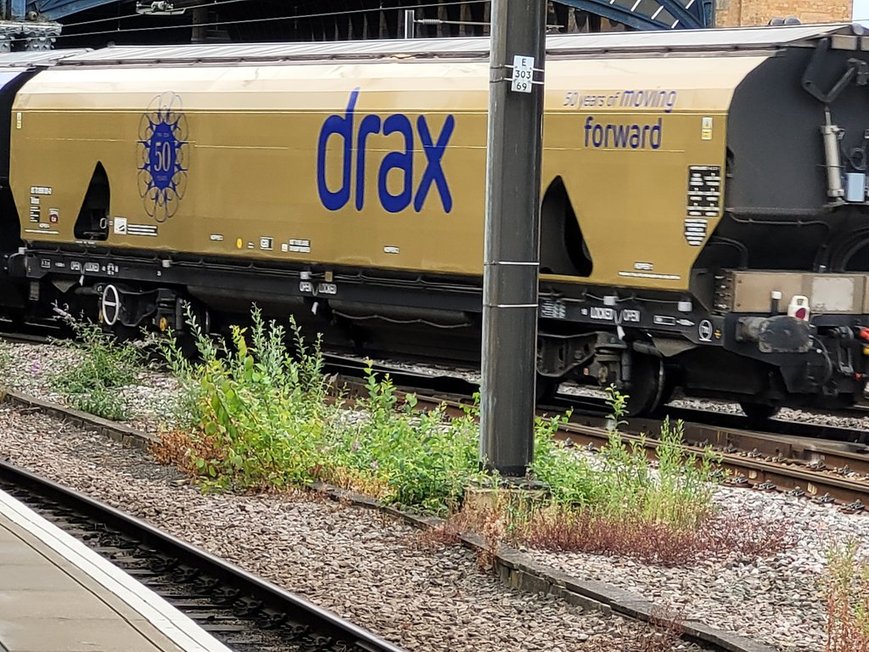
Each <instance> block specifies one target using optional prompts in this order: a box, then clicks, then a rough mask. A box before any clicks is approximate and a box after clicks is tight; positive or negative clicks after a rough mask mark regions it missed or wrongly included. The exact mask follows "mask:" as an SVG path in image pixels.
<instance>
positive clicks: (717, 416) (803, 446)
mask: <svg viewBox="0 0 869 652" xmlns="http://www.w3.org/2000/svg"><path fill="white" fill-rule="evenodd" d="M364 367H365V365H364V363H363V362H362V361H360V360H359V359H358V358H353V357H347V356H339V355H327V356H326V372H327V373H329V374H335V375H336V377H337V379H338V383H339V384H341V385H342V386H343V388H344V389H345V391H347V392H348V393H349V394H350V395H351V396H352V395H354V394H357V395H358V394H364V393H365V391H366V390H365V387H364V385H363V384H362V383H360V382H359V380H358V379H359V377H360V376H361V375H362V370H363V369H364ZM373 370H374V371H375V372H376V373H378V374H384V373H389V374H390V376H391V377H392V379H393V382H394V383H395V385H396V386H397V387H398V388H399V389H400V390H401V391H404V392H411V391H412V392H415V393H416V394H417V396H418V397H419V399H420V405H422V406H424V405H426V404H428V405H437V404H439V403H441V402H444V403H446V404H447V406H448V407H449V408H450V409H453V410H456V411H459V410H461V409H462V408H463V407H464V406H466V405H467V404H468V403H469V402H470V400H471V397H472V396H473V394H474V392H477V391H479V386H478V385H477V384H475V383H473V382H469V381H467V380H464V379H461V378H457V377H456V376H454V375H450V374H448V373H443V374H441V375H430V374H420V373H415V372H413V371H409V370H407V369H405V368H400V367H392V366H389V365H388V364H378V365H374V366H373ZM864 408H866V409H869V408H867V406H860V407H858V408H857V409H858V410H862V409H864ZM567 409H571V410H573V412H574V413H573V417H572V423H570V424H567V425H566V426H565V427H564V429H563V431H562V432H561V433H560V436H561V437H563V438H564V439H569V440H571V441H573V442H574V443H576V444H577V445H581V446H591V447H599V446H601V445H603V444H604V443H605V441H606V439H607V437H608V434H607V425H608V424H607V418H606V416H605V415H606V411H607V408H606V406H605V404H604V402H603V401H602V400H601V399H598V398H595V397H587V396H579V397H577V396H570V397H565V396H564V395H559V397H558V401H557V403H556V404H555V405H553V406H551V407H550V408H547V409H546V410H544V412H545V413H548V414H553V413H558V412H561V413H564V412H566V411H567ZM667 413H668V414H669V416H670V417H671V418H672V419H681V420H683V421H684V424H685V440H686V450H689V451H691V452H695V453H702V451H703V449H704V448H705V447H707V446H712V447H713V448H714V449H715V450H716V452H717V454H718V455H720V456H721V461H722V466H724V468H726V469H727V470H728V471H729V472H730V482H731V483H732V484H734V485H736V486H745V487H757V488H760V489H765V490H779V491H788V492H794V493H796V494H806V495H808V496H809V497H811V498H814V499H816V500H818V501H822V502H826V501H835V502H837V503H839V504H841V505H842V506H843V508H846V509H851V510H852V511H864V508H863V504H864V503H869V445H866V444H865V443H861V442H867V441H869V440H867V437H869V433H867V432H865V431H860V430H856V429H850V428H839V427H834V426H823V425H820V426H819V425H816V424H810V423H800V422H788V421H782V420H770V421H769V422H767V423H766V424H764V426H765V429H764V431H758V430H756V429H753V428H751V427H750V426H751V423H750V421H749V420H748V419H747V418H746V417H741V416H739V415H734V414H725V413H717V412H700V411H698V410H687V409H684V408H671V407H669V406H668V408H667ZM698 417H699V418H698ZM661 423H662V422H661V420H660V419H629V420H628V423H627V424H626V426H625V427H623V428H622V432H623V434H624V436H625V438H626V439H628V440H634V441H640V439H641V438H642V440H643V441H644V442H645V444H646V446H647V447H648V450H649V454H650V455H652V456H653V455H654V448H655V445H656V441H655V437H654V435H655V433H658V432H660V428H661ZM103 429H105V428H103ZM819 436H820V437H823V438H818V437H819Z"/></svg>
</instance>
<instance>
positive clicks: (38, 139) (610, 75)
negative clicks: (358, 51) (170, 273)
mask: <svg viewBox="0 0 869 652" xmlns="http://www.w3.org/2000/svg"><path fill="white" fill-rule="evenodd" d="M763 59H764V58H763V57H753V56H751V57H750V56H738V57H720V58H716V59H714V60H711V59H710V58H709V57H697V58H691V57H679V58H675V57H674V58H665V57H656V58H650V59H628V58H623V59H610V60H608V59H585V60H567V59H554V60H551V61H549V62H548V64H547V79H546V117H545V125H544V141H545V143H544V144H545V152H544V163H543V184H544V186H546V185H548V184H549V183H550V182H552V180H554V179H555V178H558V177H560V178H561V179H562V180H563V181H564V184H565V187H566V188H567V190H568V192H569V195H570V199H571V202H572V205H573V208H574V210H575V212H576V214H577V216H578V219H579V222H580V226H581V228H582V231H583V233H584V235H585V237H586V239H587V244H588V248H589V250H590V251H591V255H592V257H593V259H594V273H593V276H592V277H591V278H590V279H577V280H579V281H584V282H594V283H606V284H614V285H622V286H634V287H645V286H655V287H659V288H661V287H665V288H670V289H684V288H686V287H687V283H688V276H689V271H690V267H691V264H692V263H693V261H694V260H695V258H696V256H697V254H698V253H699V251H700V248H699V247H697V246H691V245H690V244H689V243H688V242H687V241H686V238H685V237H684V233H683V231H684V227H685V225H684V219H685V217H686V201H687V193H688V169H689V166H693V165H707V166H721V167H722V169H723V165H724V156H725V149H726V116H727V111H728V107H729V104H730V100H731V97H732V94H733V89H734V88H735V87H736V86H737V85H738V84H739V82H740V81H741V80H742V79H743V78H744V77H745V75H746V74H748V72H750V71H751V70H752V69H753V68H754V67H756V66H757V65H758V64H759V63H760V62H761V61H763ZM710 61H714V63H710ZM710 69H714V74H710ZM488 74H489V73H488V64H487V63H486V62H482V61H480V62H431V61H420V62H408V61H404V62H384V63H367V64H296V65H271V66H233V67H217V66H202V67H186V68H184V67H163V68H161V67H156V66H154V67H147V68H135V67H103V68H99V67H95V68H82V69H78V68H75V69H73V68H63V67H60V68H57V69H53V70H48V71H45V72H42V73H40V74H39V75H37V76H36V77H35V78H34V79H33V80H31V81H30V82H28V83H27V84H26V85H25V87H24V88H23V90H22V92H21V93H20V94H19V97H18V100H17V102H16V105H15V108H14V112H15V114H20V117H21V120H20V128H16V126H17V124H18V121H17V115H16V116H13V140H12V148H13V153H12V156H13V178H12V185H13V191H14V193H15V197H16V201H17V203H18V208H19V214H20V215H22V222H23V223H24V226H25V231H26V232H25V234H24V235H25V238H26V239H28V240H34V241H50V242H70V241H73V240H74V239H75V238H74V236H73V224H74V221H75V218H76V216H77V214H78V212H79V210H80V207H81V205H82V201H83V199H84V196H85V192H86V189H87V185H88V183H89V180H90V178H91V174H92V173H93V171H94V168H95V166H96V165H97V163H98V162H99V163H102V165H103V166H104V167H105V169H106V172H107V175H108V178H109V183H110V187H111V209H110V212H111V216H112V218H113V224H112V229H110V236H109V240H108V242H107V244H108V245H110V246H112V247H117V248H124V247H130V248H145V247H147V248H155V249H160V250H163V251H178V252H188V253H197V254H215V255H228V256H245V257H256V258H265V259H275V260H286V261H307V262H312V263H314V262H316V263H323V264H327V265H360V266H369V265H370V266H378V267H384V268H390V269H398V270H428V271H432V272H443V273H456V274H479V273H480V272H481V269H482V251H483V244H482V238H483V219H484V209H485V206H484V192H485V173H486V169H485V168H486V136H487V133H486V131H487V120H486V111H487V106H488ZM356 93H358V94H356ZM354 97H355V104H353V102H354V99H353V98H354ZM351 106H352V109H353V111H352V114H350V113H348V110H349V107H351ZM396 116H399V117H396ZM401 116H403V117H401ZM327 124H328V125H331V126H332V127H333V128H334V129H333V131H336V132H337V131H344V133H345V135H349V136H350V141H349V142H348V141H347V140H345V138H344V136H342V135H338V134H337V133H333V134H332V135H331V136H329V137H328V138H326V137H325V136H324V132H323V130H324V125H327ZM161 125H162V126H161ZM403 130H406V131H407V136H405V134H404V133H403ZM384 131H389V132H390V133H383V132H384ZM170 133H171V138H170V137H168V136H167V134H170ZM167 138H168V140H167ZM406 139H407V142H406ZM321 141H322V142H323V143H324V144H325V146H324V147H323V157H322V160H321V161H320V162H321V163H322V164H323V166H324V169H322V170H319V172H320V173H321V174H319V175H318V146H319V145H320V143H321ZM167 147H168V149H166V148H167ZM348 154H349V158H346V157H347V156H348ZM164 157H165V159H164ZM164 160H165V162H166V165H169V164H170V163H171V164H172V165H174V167H173V168H172V170H171V174H168V172H167V171H166V170H164V169H163V168H162V166H163V163H164ZM348 163H349V165H348ZM143 167H145V168H147V169H146V170H141V169H140V168H143ZM360 168H363V169H364V172H363V173H361V174H360ZM405 170H406V171H405ZM345 174H346V175H347V176H346V179H345ZM161 175H162V176H161ZM167 175H168V176H167ZM318 176H322V179H320V186H322V187H321V188H320V189H319V190H318ZM157 177H160V178H161V179H162V181H161V182H160V183H157V182H155V181H154V179H156V178H157ZM149 180H150V181H151V182H152V187H151V188H150V190H149V189H148V182H149ZM155 183H156V186H154V184H155ZM34 187H40V188H50V189H51V192H52V194H51V195H50V196H44V195H43V196H41V197H39V200H38V201H39V202H40V204H39V205H40V207H41V213H40V214H41V219H42V224H37V223H36V222H28V218H27V216H28V215H29V214H30V207H31V205H32V202H33V201H34V200H33V199H32V197H33V194H32V193H31V189H33V188H34ZM324 188H325V192H326V193H327V194H328V193H332V194H333V199H334V200H335V201H336V202H337V203H338V204H340V207H337V208H336V209H335V210H329V209H328V208H327V207H326V206H325V205H324V203H327V201H326V200H324V194H323V189H324ZM155 190H157V191H159V192H157V194H158V195H159V197H160V199H161V200H166V199H167V200H168V203H167V204H166V206H161V205H159V204H160V202H159V201H158V202H157V203H156V204H155V202H154V200H153V195H154V192H155ZM342 190H346V192H344V193H342V192H341V191H342ZM408 190H409V193H408V192H407V191H408ZM403 192H404V198H402V193H403ZM177 194H183V198H180V199H178V197H177ZM143 195H144V196H143ZM345 199H346V201H344V200H345ZM407 199H409V200H410V201H406V200H407ZM49 204H50V206H49ZM396 206H397V207H398V209H397V212H389V210H387V208H389V207H392V209H396ZM49 208H51V209H56V211H57V212H58V213H59V216H60V219H59V221H58V223H57V224H56V225H55V224H52V225H51V226H48V213H49ZM118 218H120V219H118ZM715 223H716V220H711V223H710V229H709V232H710V233H711V231H712V229H713V228H714V224H715ZM131 227H132V228H131ZM54 230H56V231H57V232H58V234H57V235H52V234H49V233H46V231H54ZM155 230H156V233H157V235H156V236H155V237H151V236H149V235H146V233H153V232H154V231H155ZM238 241H240V242H241V247H240V248H239V247H238V246H237V244H238ZM282 245H283V247H282ZM639 263H642V266H641V268H642V270H643V271H642V273H637V269H639V268H638V264H639ZM649 266H651V267H649Z"/></svg>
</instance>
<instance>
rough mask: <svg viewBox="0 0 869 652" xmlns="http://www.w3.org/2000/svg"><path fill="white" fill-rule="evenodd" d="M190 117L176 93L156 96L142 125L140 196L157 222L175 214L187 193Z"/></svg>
mask: <svg viewBox="0 0 869 652" xmlns="http://www.w3.org/2000/svg"><path fill="white" fill-rule="evenodd" d="M187 133H188V132H187V118H186V117H185V115H184V113H183V111H182V110H181V98H180V97H179V96H178V95H176V94H175V93H171V92H170V93H163V94H162V95H158V96H157V97H155V98H154V99H153V100H152V101H151V104H150V105H149V106H148V111H147V112H146V113H145V114H144V115H143V116H142V119H141V120H140V122H139V141H138V168H139V195H140V196H141V197H142V200H143V203H144V206H145V212H146V213H147V214H148V215H149V216H150V217H153V218H154V219H156V220H157V221H158V222H165V221H166V220H167V219H169V218H170V217H172V216H173V215H175V213H176V211H177V210H178V206H179V204H180V202H181V200H182V199H183V198H184V193H185V192H186V190H187V171H188V169H189V168H188V165H187V156H188V151H187V150H188V144H189V143H188V140H187Z"/></svg>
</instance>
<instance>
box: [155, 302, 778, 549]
mask: <svg viewBox="0 0 869 652" xmlns="http://www.w3.org/2000/svg"><path fill="white" fill-rule="evenodd" d="M188 317H189V318H190V316H188ZM192 333H193V334H194V336H195V339H196V340H197V346H198V349H199V354H200V357H201V362H199V363H197V364H192V363H190V362H189V361H188V360H187V359H186V358H184V357H183V356H182V355H181V353H180V350H179V349H178V347H177V346H176V345H175V344H174V343H173V341H172V340H167V341H165V342H164V343H163V345H162V347H163V352H164V356H165V358H166V359H167V361H168V362H169V365H170V367H171V368H172V370H173V371H174V373H175V374H176V375H177V376H178V378H179V379H180V381H181V385H182V392H181V395H180V397H179V405H180V406H181V409H182V412H183V414H184V417H185V418H184V419H182V420H181V421H179V423H183V424H186V427H184V428H181V429H178V430H175V431H174V432H172V433H169V434H167V435H164V437H163V441H162V443H161V445H160V446H158V447H157V448H156V449H155V454H156V455H157V457H158V459H160V460H161V461H163V462H167V463H174V464H177V465H178V466H179V467H180V468H181V469H182V470H184V471H185V472H187V473H188V474H190V475H191V476H193V477H195V478H196V479H197V480H198V481H199V482H200V483H201V484H202V485H203V486H205V487H207V488H210V489H215V490H234V491H263V490H265V491H270V490H287V489H291V488H294V487H300V486H305V485H308V484H310V483H312V482H326V483H329V484H333V485H337V486H340V487H342V488H348V489H353V490H355V491H359V492H362V493H366V494H368V495H371V496H373V497H375V498H378V499H380V500H382V501H384V502H387V503H391V504H398V505H402V506H406V507H409V508H412V509H415V510H418V511H422V512H425V513H432V514H439V515H442V516H447V517H450V518H451V519H452V521H451V525H450V527H451V528H453V529H454V530H461V529H463V528H470V529H474V530H476V531H477V532H480V533H485V534H486V536H487V537H489V538H491V539H492V540H493V541H509V542H512V543H519V544H526V545H532V546H537V547H542V548H552V549H565V550H584V551H587V552H594V553H602V554H624V555H632V556H636V557H639V558H642V559H645V560H648V561H651V562H654V563H662V564H680V563H688V562H689V561H691V560H693V559H696V558H698V557H700V556H702V555H709V554H714V553H716V552H721V551H732V550H736V551H738V552H740V553H741V554H743V555H749V556H751V555H758V554H761V553H762V552H774V551H776V550H778V549H780V548H781V547H782V546H783V545H786V544H787V537H786V536H785V534H784V532H783V530H782V528H764V527H759V526H757V525H756V524H754V525H752V524H750V523H749V524H739V523H736V522H731V521H729V520H727V519H724V518H722V517H720V516H719V514H718V512H717V510H716V509H715V507H714V505H713V502H712V493H713V488H714V482H715V479H716V477H717V476H716V460H715V458H714V456H713V455H712V454H711V453H709V452H707V453H706V454H704V455H701V456H697V455H693V454H687V453H685V452H684V449H683V448H682V446H681V442H682V425H681V423H673V424H671V423H669V422H668V423H666V424H665V426H664V428H663V430H662V433H661V437H660V441H661V444H660V447H659V449H658V461H657V463H653V462H651V461H650V460H649V459H648V457H647V456H646V452H645V448H644V447H643V445H642V442H640V443H630V444H629V443H626V441H625V440H624V439H623V438H622V436H621V435H620V433H619V431H618V424H619V422H620V419H621V417H622V416H623V415H624V402H625V397H623V396H621V395H619V394H618V392H616V391H614V390H611V391H610V394H609V397H610V406H611V408H612V411H613V414H614V417H615V419H614V422H615V423H616V424H617V425H615V426H614V427H613V429H612V430H611V432H610V435H609V441H608V443H607V445H606V446H605V447H604V448H603V449H602V450H601V451H600V453H599V454H597V455H591V454H588V453H585V452H583V451H577V450H575V449H572V448H567V447H565V446H564V445H563V444H560V443H557V442H556V441H555V439H554V438H553V434H554V433H555V431H556V430H557V429H558V426H559V425H560V422H561V421H560V419H557V418H556V419H538V421H537V423H536V427H535V451H536V453H535V460H534V463H533V465H532V467H531V469H530V471H531V474H532V476H533V479H536V480H539V481H541V482H542V483H544V486H545V487H546V490H545V491H543V492H535V493H533V494H532V497H530V498H529V495H528V494H522V493H521V492H515V491H509V490H500V489H498V487H499V485H500V478H498V477H497V475H495V474H491V473H486V472H483V471H481V470H480V465H479V461H478V429H479V425H478V416H479V415H478V407H477V406H472V407H470V408H468V409H466V411H465V413H464V414H463V415H462V416H460V417H457V418H456V417H452V418H447V416H446V414H445V410H444V409H443V408H438V409H434V410H429V411H422V410H419V409H417V404H416V398H415V397H414V396H413V395H401V394H400V393H399V392H397V391H396V388H395V387H394V385H393V383H392V381H391V380H390V378H389V377H388V376H379V375H377V374H375V373H374V372H373V370H372V369H371V367H370V366H369V368H368V370H367V373H366V390H367V391H366V394H365V396H363V397H362V398H361V399H357V400H356V401H355V402H354V403H353V404H352V405H351V402H350V401H349V400H348V399H347V398H346V397H344V396H342V395H340V393H339V394H338V395H336V392H335V391H334V389H333V388H331V387H330V383H329V380H328V379H327V377H326V376H325V374H324V372H323V368H324V365H323V357H322V355H321V351H320V343H319V341H316V342H314V343H313V344H309V343H307V342H306V341H305V340H304V338H303V337H302V335H301V333H300V331H299V329H298V328H297V327H296V326H295V324H294V323H293V322H292V321H291V322H290V323H289V326H288V327H284V326H282V325H280V324H277V323H275V322H267V321H266V320H265V319H264V318H263V316H262V313H261V312H260V311H259V310H257V309H254V310H253V312H252V319H251V325H250V326H249V327H248V328H247V329H242V328H238V327H236V328H233V329H232V332H231V337H230V339H229V341H228V342H225V343H224V342H220V341H215V340H212V339H210V338H208V337H206V336H205V335H203V334H202V332H201V331H200V330H199V329H198V328H197V327H196V324H195V321H192ZM288 339H291V340H292V341H293V343H294V347H293V348H294V349H295V351H294V353H290V352H289V351H288V349H287V346H286V342H287V340H288ZM469 487H473V488H477V489H480V488H483V489H485V490H486V492H485V493H486V494H487V498H486V500H485V502H484V504H483V506H482V507H481V506H480V504H479V503H478V501H471V500H465V498H466V495H467V493H466V492H467V490H468V488H469ZM445 538H449V537H445Z"/></svg>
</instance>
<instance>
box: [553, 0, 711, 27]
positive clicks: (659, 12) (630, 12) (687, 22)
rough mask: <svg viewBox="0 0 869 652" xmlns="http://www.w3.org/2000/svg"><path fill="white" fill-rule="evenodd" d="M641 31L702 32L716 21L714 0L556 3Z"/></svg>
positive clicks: (577, 0) (573, 0)
mask: <svg viewBox="0 0 869 652" xmlns="http://www.w3.org/2000/svg"><path fill="white" fill-rule="evenodd" d="M557 2H560V3H561V4H564V5H568V6H570V7H574V8H576V9H580V10H582V11H588V12H589V13H592V14H597V15H598V16H603V17H604V18H607V19H609V20H613V21H616V22H619V23H623V24H625V25H628V26H629V27H632V28H634V29H638V30H655V29H699V28H702V27H711V26H712V25H713V23H714V20H715V11H714V6H713V0H654V2H636V1H634V0H612V1H610V0H557Z"/></svg>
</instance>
